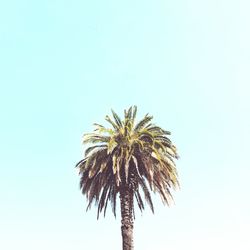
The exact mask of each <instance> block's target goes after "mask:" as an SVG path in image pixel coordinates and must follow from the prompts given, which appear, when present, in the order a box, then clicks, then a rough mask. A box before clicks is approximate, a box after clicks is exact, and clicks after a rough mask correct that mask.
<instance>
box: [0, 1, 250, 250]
mask: <svg viewBox="0 0 250 250" xmlns="http://www.w3.org/2000/svg"><path fill="white" fill-rule="evenodd" d="M249 11H250V3H249V1H248V0H229V1H226V0H205V1H198V0H189V1H185V0H178V1H166V0H164V1H158V0H157V1H147V0H146V1H145V0H144V1H141V0H136V1H134V0H133V1H132V0H127V1H114V0H107V1H97V0H93V1H83V0H81V1H80V0H70V1H69V0H60V1H59V0H44V1H31V0H23V1H18V0H9V1H3V0H2V1H0V71H1V73H0V84H1V91H0V95H1V96H0V109H1V110H0V112H1V130H0V140H1V144H0V152H1V157H0V166H1V167H0V197H1V201H0V235H1V240H0V248H1V249H4V250H16V249H21V250H34V249H36V250H44V249H46V250H52V249H53V250H55V249H60V250H83V249H102V250H108V249H109V250H110V249H121V236H120V217H119V216H118V217H117V219H114V218H113V215H112V214H111V212H108V214H107V216H106V218H105V219H103V217H101V218H100V219H99V220H98V221H97V220H96V209H95V208H94V207H93V209H92V210H91V211H89V212H87V213H86V212H85V209H86V200H85V197H83V196H82V194H81V193H80V190H79V176H78V174H77V171H76V170H75V169H74V166H75V164H76V163H77V162H78V161H79V160H80V159H81V158H82V157H83V147H82V145H81V138H82V135H83V133H86V132H90V131H91V130H92V129H93V127H92V124H93V123H94V122H98V123H104V117H105V115H106V114H109V113H110V109H111V108H113V109H114V110H115V111H116V112H117V113H119V114H121V115H122V114H123V110H124V109H125V108H128V107H129V106H130V105H134V104H135V105H137V106H138V112H139V114H138V118H141V117H142V116H143V115H144V114H145V113H148V112H149V113H150V114H152V115H153V116H154V122H155V123H156V124H157V125H159V126H161V127H163V128H164V129H167V130H170V131H171V132H172V136H171V139H172V140H173V141H174V143H175V144H176V145H177V147H178V149H179V154H180V156H181V158H180V160H179V161H178V163H177V166H178V170H179V176H180V182H181V190H180V191H178V192H176V193H175V205H173V206H171V207H170V208H167V207H165V206H163V205H162V204H161V202H160V200H159V199H158V198H157V197H155V199H154V201H155V207H156V209H155V210H156V211H155V215H152V214H151V212H150V210H149V209H146V211H145V213H143V214H142V215H141V214H140V212H137V217H136V221H135V249H137V250H152V249H157V250H165V249H170V250H183V249H187V250H200V249H203V250H208V249H209V250H210V249H214V250H220V249H227V250H235V249H238V250H249V249H250V239H249V232H250V198H249V197H250V195H249V193H250V183H249V177H250V169H249V165H250V158H249V140H250V131H249V128H250V116H249V114H250V98H249V95H250V94H249V93H250V87H249V84H250V70H249V68H250V45H249V44H250V32H249V24H250V15H249ZM104 124H105V123H104ZM118 214H119V213H118Z"/></svg>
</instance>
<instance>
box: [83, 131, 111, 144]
mask: <svg viewBox="0 0 250 250" xmlns="http://www.w3.org/2000/svg"><path fill="white" fill-rule="evenodd" d="M109 140H110V136H104V135H100V134H94V133H90V134H85V135H84V136H83V143H84V144H87V143H93V144H95V143H105V142H108V141H109Z"/></svg>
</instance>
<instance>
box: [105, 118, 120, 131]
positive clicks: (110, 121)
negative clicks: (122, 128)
mask: <svg viewBox="0 0 250 250" xmlns="http://www.w3.org/2000/svg"><path fill="white" fill-rule="evenodd" d="M105 120H106V121H107V122H109V123H110V124H111V125H112V126H113V128H114V129H115V130H116V131H119V127H118V126H117V125H116V124H115V123H114V122H113V121H112V120H111V118H110V117H109V116H108V115H106V117H105Z"/></svg>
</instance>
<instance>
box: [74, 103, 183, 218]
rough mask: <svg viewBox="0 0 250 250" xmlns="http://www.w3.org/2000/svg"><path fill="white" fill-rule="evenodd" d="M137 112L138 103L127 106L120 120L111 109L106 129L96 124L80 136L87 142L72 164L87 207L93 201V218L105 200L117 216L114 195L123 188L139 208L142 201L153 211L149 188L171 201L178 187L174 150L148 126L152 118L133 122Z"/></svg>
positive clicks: (102, 209) (165, 133) (165, 137)
mask: <svg viewBox="0 0 250 250" xmlns="http://www.w3.org/2000/svg"><path fill="white" fill-rule="evenodd" d="M136 114H137V107H136V106H133V107H130V108H129V109H128V110H125V111H124V120H122V119H121V118H120V117H119V116H118V115H117V114H116V113H115V112H114V111H113V110H112V117H113V119H111V118H110V117H109V116H106V118H105V120H106V121H107V122H108V123H109V124H110V125H111V128H106V127H104V126H103V125H100V124H97V123H95V124H94V125H95V130H94V133H89V134H85V135H84V137H83V142H84V143H88V144H90V146H89V147H88V148H87V149H86V150H85V158H84V159H82V160H81V161H80V162H79V163H77V165H76V167H78V169H79V173H80V176H81V181H80V188H81V190H82V193H83V194H84V195H86V197H87V200H88V207H87V209H89V208H90V207H91V205H92V204H93V203H95V204H96V205H97V207H98V211H97V216H98V217H99V214H100V213H101V212H103V213H104V215H105V213H106V209H107V206H108V203H110V204H111V207H112V211H113V213H114V215H116V198H117V195H118V194H119V193H120V191H121V190H122V189H124V188H128V189H129V190H130V192H131V199H135V200H136V202H137V204H138V207H139V209H140V210H143V209H144V208H145V203H147V204H148V205H149V207H150V208H151V210H152V211H153V212H154V206H153V202H152V198H151V191H153V192H156V193H158V194H159V195H160V197H161V199H162V201H163V203H165V204H170V202H171V200H172V194H171V191H172V190H173V189H176V188H178V187H179V181H178V174H177V170H176V166H175V159H178V154H177V150H176V147H175V146H174V144H173V143H172V142H171V140H170V139H169V138H168V136H169V135H170V132H169V131H166V130H164V129H162V128H160V127H159V126H156V125H154V124H152V123H151V121H152V119H153V117H152V116H149V115H148V114H147V115H145V116H144V118H143V119H142V120H141V121H139V122H138V123H137V124H136V123H135V119H136ZM144 201H145V202H144ZM131 204H134V203H133V202H132V203H131ZM131 209H132V211H134V208H131Z"/></svg>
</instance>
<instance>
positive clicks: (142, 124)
mask: <svg viewBox="0 0 250 250" xmlns="http://www.w3.org/2000/svg"><path fill="white" fill-rule="evenodd" d="M152 119H153V116H149V115H148V114H147V115H145V117H144V118H143V119H142V120H141V121H140V122H139V123H138V124H137V125H136V126H135V129H134V130H135V131H136V132H137V131H139V130H140V129H142V128H143V127H145V126H146V125H147V124H148V123H149V122H150V121H151V120H152Z"/></svg>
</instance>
